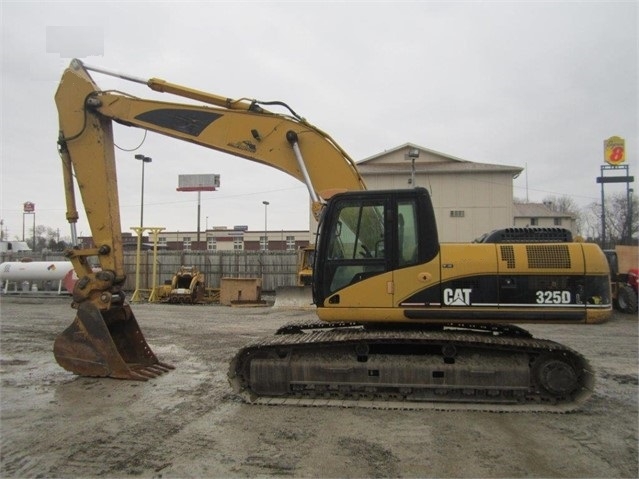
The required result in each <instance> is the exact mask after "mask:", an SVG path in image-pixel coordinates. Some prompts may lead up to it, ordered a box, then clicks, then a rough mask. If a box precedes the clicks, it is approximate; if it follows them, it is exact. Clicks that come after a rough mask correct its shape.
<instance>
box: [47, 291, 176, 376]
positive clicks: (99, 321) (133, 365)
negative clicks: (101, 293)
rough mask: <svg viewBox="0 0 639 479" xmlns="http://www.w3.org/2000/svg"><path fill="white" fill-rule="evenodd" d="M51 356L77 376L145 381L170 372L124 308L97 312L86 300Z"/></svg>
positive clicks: (55, 345) (130, 313)
mask: <svg viewBox="0 0 639 479" xmlns="http://www.w3.org/2000/svg"><path fill="white" fill-rule="evenodd" d="M53 354H54V356H55V358H56V361H58V364H60V366H62V367H63V368H64V369H66V370H68V371H71V372H73V373H75V374H78V375H80V376H93V377H112V378H118V379H132V380H137V381H146V380H147V379H150V378H154V377H157V376H159V375H160V374H163V373H166V372H168V371H169V370H171V369H174V367H173V366H171V365H169V364H164V363H161V362H159V361H158V359H157V357H156V356H155V354H153V351H151V348H150V347H149V345H148V344H147V342H146V341H145V339H144V336H143V335H142V331H141V330H140V327H139V326H138V323H137V321H136V320H135V316H134V315H133V311H131V308H130V306H128V305H123V306H118V307H112V308H111V309H109V310H108V311H100V310H99V309H98V308H97V307H96V306H95V305H94V304H93V303H91V302H90V301H86V302H83V303H80V305H79V307H78V313H77V316H76V317H75V320H74V321H73V323H72V324H71V326H69V327H68V328H67V329H66V330H65V331H64V332H63V333H62V334H60V335H59V336H58V337H57V338H56V340H55V343H54V345H53Z"/></svg>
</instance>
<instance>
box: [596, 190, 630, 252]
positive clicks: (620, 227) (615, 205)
mask: <svg viewBox="0 0 639 479" xmlns="http://www.w3.org/2000/svg"><path fill="white" fill-rule="evenodd" d="M603 214H604V218H605V226H606V238H605V240H606V241H605V243H606V244H604V245H602V246H604V247H607V248H608V247H612V246H614V245H617V244H636V243H637V234H638V230H639V202H638V201H637V196H636V195H634V194H633V195H632V196H631V197H630V203H628V197H627V195H626V193H616V194H614V195H610V196H609V197H608V198H606V200H605V202H604V211H603ZM601 215H602V211H601V203H591V204H590V205H588V206H587V207H586V209H585V210H584V218H585V224H586V228H587V231H586V234H587V235H588V236H589V237H590V238H591V239H593V240H596V241H598V242H599V243H600V244H601V243H602V232H601Z"/></svg>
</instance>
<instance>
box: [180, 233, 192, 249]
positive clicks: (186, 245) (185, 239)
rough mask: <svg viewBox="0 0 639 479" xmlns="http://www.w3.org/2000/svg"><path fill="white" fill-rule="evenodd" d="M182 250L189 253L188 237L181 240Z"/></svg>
mask: <svg viewBox="0 0 639 479" xmlns="http://www.w3.org/2000/svg"><path fill="white" fill-rule="evenodd" d="M182 248H183V249H184V251H191V237H190V236H184V237H183V238H182Z"/></svg>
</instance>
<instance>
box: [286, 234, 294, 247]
mask: <svg viewBox="0 0 639 479" xmlns="http://www.w3.org/2000/svg"><path fill="white" fill-rule="evenodd" d="M286 251H295V236H287V237H286Z"/></svg>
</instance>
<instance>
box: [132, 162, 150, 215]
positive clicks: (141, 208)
mask: <svg viewBox="0 0 639 479" xmlns="http://www.w3.org/2000/svg"><path fill="white" fill-rule="evenodd" d="M135 159H136V160H140V161H142V192H141V194H140V228H144V164H145V163H151V161H152V159H151V158H149V157H148V156H144V155H135Z"/></svg>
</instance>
